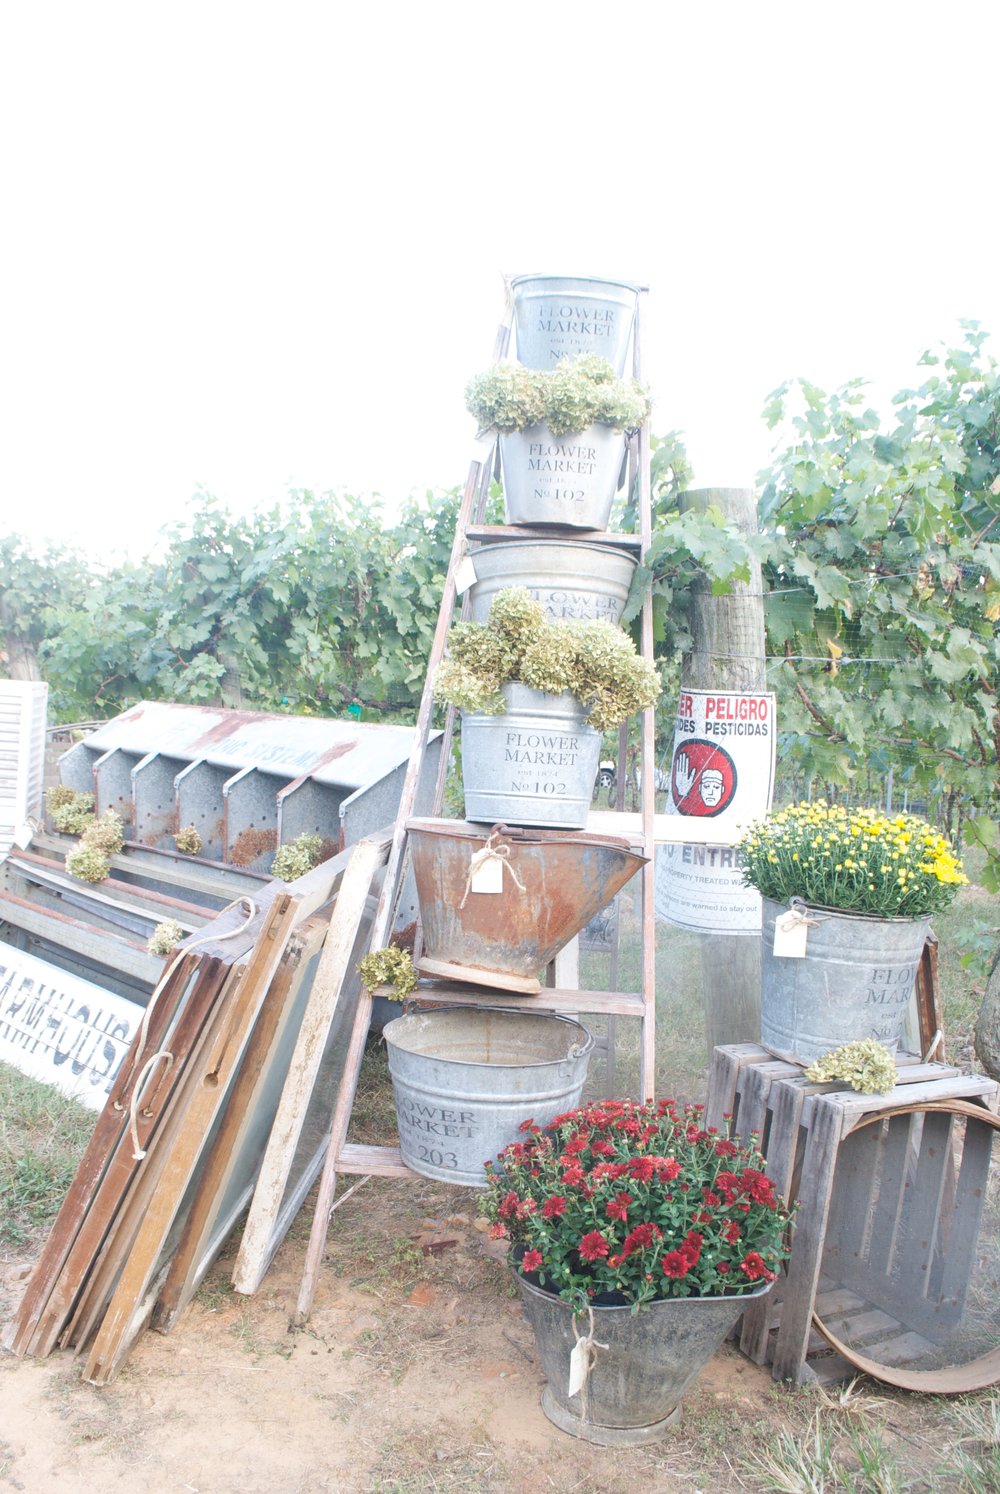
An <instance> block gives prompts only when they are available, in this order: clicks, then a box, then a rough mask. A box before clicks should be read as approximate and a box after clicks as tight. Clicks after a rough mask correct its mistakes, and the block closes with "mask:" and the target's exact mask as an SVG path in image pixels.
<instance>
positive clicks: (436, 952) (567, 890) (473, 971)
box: [407, 819, 645, 995]
mask: <svg viewBox="0 0 1000 1494" xmlns="http://www.w3.org/2000/svg"><path fill="white" fill-rule="evenodd" d="M407 830H408V832H409V841H410V847H411V851H412V856H413V870H414V874H415V876H416V882H417V897H418V899H419V902H420V917H421V921H422V924H423V935H424V954H423V957H422V958H421V960H420V964H419V968H420V970H421V972H422V973H423V974H425V975H431V976H441V977H444V978H445V979H449V980H462V981H472V982H473V983H475V984H478V985H485V986H491V987H493V988H495V989H498V990H503V991H517V992H520V993H522V994H524V995H534V994H535V993H537V992H538V991H540V990H541V983H540V981H539V979H538V975H539V971H541V970H542V969H543V968H544V967H545V966H546V965H547V964H548V963H549V961H550V960H552V959H554V958H555V956H556V955H557V954H558V952H559V950H560V949H562V948H563V947H564V945H566V944H568V943H569V941H570V939H572V938H573V936H574V934H578V933H579V932H580V930H581V929H582V928H583V927H584V925H585V924H587V923H589V922H590V920H591V918H593V916H594V914H595V913H598V912H599V911H600V910H601V908H603V907H605V906H606V905H607V904H608V903H609V902H610V901H611V899H612V898H613V897H614V895H615V893H616V892H618V890H619V889H620V888H621V887H623V886H624V885H625V883H626V882H627V881H628V880H629V878H630V877H632V876H633V875H634V874H635V873H636V872H637V871H638V870H639V868H640V866H642V865H644V863H645V857H643V856H640V855H639V854H638V853H637V852H635V851H633V850H632V849H631V847H630V845H629V843H628V841H627V840H623V839H619V838H618V837H617V836H610V835H587V834H583V833H574V834H569V833H566V832H560V831H556V830H515V829H508V828H507V827H506V826H505V825H500V826H496V827H495V829H494V831H493V832H492V833H491V832H490V831H487V830H484V829H482V828H481V827H479V826H475V825H470V824H469V823H468V822H467V821H465V820H418V819H414V820H410V821H409V822H408V824H407ZM484 878H485V879H486V883H487V885H488V883H489V879H490V878H492V879H493V885H494V886H495V887H496V888H497V890H495V891H488V890H479V889H480V887H482V886H483V885H484V884H483V880H482V879H484Z"/></svg>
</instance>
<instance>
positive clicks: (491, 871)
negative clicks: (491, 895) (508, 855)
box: [469, 856, 503, 892]
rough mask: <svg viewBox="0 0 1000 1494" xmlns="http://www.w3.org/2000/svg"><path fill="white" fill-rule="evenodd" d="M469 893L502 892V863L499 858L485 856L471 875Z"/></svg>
mask: <svg viewBox="0 0 1000 1494" xmlns="http://www.w3.org/2000/svg"><path fill="white" fill-rule="evenodd" d="M469 891H470V892H503V862H502V861H501V860H500V858H499V856H486V857H484V858H483V860H482V861H480V863H479V865H478V866H477V867H476V869H475V871H474V872H473V873H472V881H471V882H470V883H469Z"/></svg>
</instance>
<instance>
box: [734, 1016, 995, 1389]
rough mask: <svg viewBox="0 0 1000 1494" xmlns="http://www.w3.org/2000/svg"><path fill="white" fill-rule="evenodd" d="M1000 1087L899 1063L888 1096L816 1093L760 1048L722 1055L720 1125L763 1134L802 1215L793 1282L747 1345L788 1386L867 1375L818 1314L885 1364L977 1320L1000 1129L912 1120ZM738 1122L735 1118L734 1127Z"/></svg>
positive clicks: (770, 1163)
mask: <svg viewBox="0 0 1000 1494" xmlns="http://www.w3.org/2000/svg"><path fill="white" fill-rule="evenodd" d="M996 1098H997V1085H996V1084H995V1083H994V1082H993V1081H992V1080H990V1079H986V1078H983V1077H980V1076H974V1075H966V1074H962V1073H961V1071H960V1070H958V1069H956V1068H952V1067H949V1066H948V1065H946V1064H941V1063H930V1064H924V1063H921V1062H920V1060H919V1059H918V1058H917V1057H915V1056H914V1055H900V1056H899V1058H898V1059H897V1082H896V1087H895V1089H894V1090H893V1091H892V1092H891V1093H890V1094H888V1095H860V1094H857V1093H855V1092H854V1091H853V1090H849V1089H847V1090H845V1089H843V1088H838V1087H837V1086H834V1085H811V1084H807V1083H806V1081H805V1080H804V1079H803V1077H802V1070H801V1068H799V1067H798V1066H797V1065H794V1064H788V1063H783V1062H781V1061H779V1060H775V1059H774V1058H773V1057H772V1056H771V1054H769V1053H768V1052H767V1050H766V1049H763V1048H759V1047H757V1046H756V1045H755V1044H739V1045H732V1046H729V1047H720V1048H716V1049H715V1052H714V1054H713V1061H712V1069H711V1073H710V1079H709V1094H708V1100H707V1104H706V1124H708V1125H716V1126H719V1127H720V1129H722V1128H726V1127H728V1128H729V1129H730V1130H731V1132H732V1133H733V1134H737V1135H740V1136H747V1135H750V1134H752V1133H756V1134H757V1136H758V1139H759V1141H760V1145H761V1150H762V1151H763V1153H764V1156H765V1158H766V1160H767V1172H768V1175H769V1176H770V1177H771V1178H772V1179H773V1180H774V1183H775V1185H776V1187H777V1188H778V1189H779V1190H780V1191H781V1192H783V1193H786V1194H788V1195H789V1196H790V1197H793V1198H795V1199H797V1201H798V1205H799V1209H798V1215H797V1223H796V1229H795V1233H794V1237H793V1248H792V1255H791V1259H790V1260H789V1262H788V1265H787V1270H786V1274H785V1276H784V1277H783V1278H782V1280H781V1281H779V1282H778V1283H777V1284H776V1286H775V1289H774V1291H773V1292H772V1293H770V1294H769V1296H768V1298H766V1299H765V1300H764V1301H763V1302H760V1303H755V1304H754V1306H753V1307H751V1308H750V1309H749V1310H748V1311H747V1313H746V1314H745V1315H744V1317H743V1320H742V1325H741V1329H740V1347H741V1348H742V1349H743V1351H744V1353H746V1354H748V1355H749V1356H750V1357H751V1358H752V1359H754V1360H756V1362H757V1363H765V1362H767V1361H770V1362H771V1364H772V1366H773V1370H774V1375H775V1378H776V1379H793V1380H796V1381H802V1380H806V1379H817V1378H818V1379H823V1380H832V1379H839V1378H845V1377H847V1376H849V1375H851V1374H852V1373H854V1371H853V1369H852V1367H851V1366H850V1365H849V1364H848V1363H847V1361H846V1360H844V1359H842V1358H840V1357H839V1356H837V1355H834V1354H833V1353H832V1351H831V1350H830V1348H829V1346H828V1345H827V1343H826V1341H825V1339H823V1338H822V1337H821V1336H820V1335H819V1334H818V1333H816V1332H815V1331H814V1329H813V1313H814V1312H818V1313H819V1314H820V1316H821V1317H822V1318H823V1320H824V1321H825V1322H826V1323H827V1324H828V1326H829V1327H831V1328H832V1329H833V1330H834V1332H836V1333H837V1334H838V1336H839V1337H840V1338H841V1339H845V1340H849V1341H851V1342H852V1343H858V1344H859V1345H860V1344H863V1345H864V1350H863V1351H864V1352H865V1353H866V1354H867V1355H868V1356H869V1357H870V1358H873V1359H875V1360H877V1361H878V1362H879V1363H883V1364H890V1363H892V1364H897V1363H904V1362H907V1361H909V1360H915V1359H920V1358H922V1357H923V1356H924V1355H925V1354H927V1353H929V1352H932V1351H933V1348H934V1346H935V1345H936V1344H940V1343H941V1342H943V1341H944V1340H945V1339H946V1338H947V1336H948V1334H949V1332H950V1331H951V1329H952V1328H953V1327H954V1326H955V1325H956V1324H957V1323H958V1322H959V1321H960V1320H961V1316H962V1309H963V1304H964V1295H965V1289H966V1285H967V1282H968V1278H969V1274H970V1269H971V1265H972V1260H973V1256H974V1253H975V1248H976V1240H977V1236H978V1230H979V1221H980V1215H981V1211H982V1205H983V1199H984V1195H985V1186H986V1179H987V1175H988V1172H989V1166H990V1157H991V1150H992V1139H993V1131H992V1128H990V1127H988V1126H986V1125H977V1124H976V1123H975V1121H974V1120H970V1121H968V1122H967V1123H966V1126H965V1128H964V1137H963V1136H962V1135H961V1130H962V1128H961V1127H957V1126H956V1120H955V1117H954V1116H951V1115H947V1114H940V1113H922V1114H917V1115H913V1114H900V1113H899V1112H901V1111H903V1110H904V1109H905V1108H906V1107H908V1106H912V1105H928V1104H934V1103H936V1102H940V1101H944V1100H954V1099H961V1100H971V1101H973V1102H975V1103H976V1104H978V1105H984V1106H988V1107H989V1108H990V1109H995V1108H996ZM727 1117H728V1119H727Z"/></svg>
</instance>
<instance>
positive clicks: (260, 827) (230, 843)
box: [222, 768, 278, 871]
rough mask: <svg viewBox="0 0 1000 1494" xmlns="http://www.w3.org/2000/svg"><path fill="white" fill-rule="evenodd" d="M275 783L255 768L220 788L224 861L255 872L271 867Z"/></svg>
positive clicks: (275, 826)
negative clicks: (247, 867) (223, 830)
mask: <svg viewBox="0 0 1000 1494" xmlns="http://www.w3.org/2000/svg"><path fill="white" fill-rule="evenodd" d="M276 787H277V784H276V781H275V779H274V778H273V777H272V776H271V774H270V773H262V772H261V771H260V770H259V769H258V768H244V769H243V770H242V771H241V772H239V773H235V774H234V775H233V777H232V778H230V779H228V780H227V782H226V783H225V784H223V787H222V803H223V815H224V817H225V827H226V829H225V835H226V850H225V856H224V857H223V860H225V861H231V862H232V863H233V865H234V866H249V867H253V868H254V869H255V870H256V871H264V870H265V869H268V868H270V865H271V861H272V860H273V858H274V853H275V851H276V850H277V849H278V801H277V794H276Z"/></svg>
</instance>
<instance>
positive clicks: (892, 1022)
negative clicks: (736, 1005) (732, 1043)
mask: <svg viewBox="0 0 1000 1494" xmlns="http://www.w3.org/2000/svg"><path fill="white" fill-rule="evenodd" d="M804 911H805V913H806V915H807V916H808V918H809V919H810V925H809V928H808V931H807V938H806V953H805V956H804V958H801V959H796V958H794V957H791V958H789V957H787V956H784V955H775V953H774V921H775V919H776V918H778V917H780V916H781V914H782V913H787V912H788V908H787V907H786V906H785V905H784V904H782V903H775V902H772V901H771V899H770V898H764V921H763V929H762V934H761V939H762V944H761V967H762V968H761V1013H760V1040H761V1042H762V1043H763V1045H764V1047H765V1048H768V1049H770V1051H771V1052H772V1053H774V1054H776V1055H777V1056H778V1057H779V1058H786V1059H790V1060H791V1061H792V1062H796V1063H812V1062H813V1060H814V1059H817V1058H821V1057H822V1056H823V1054H824V1053H829V1052H831V1051H832V1050H833V1049H834V1048H839V1047H840V1045H841V1044H842V1043H851V1042H854V1041H856V1040H858V1039H860V1038H876V1039H877V1040H878V1041H879V1042H880V1043H884V1044H885V1046H886V1047H887V1048H888V1049H889V1051H890V1053H895V1051H896V1049H897V1047H898V1046H899V1039H900V1036H901V1034H902V1031H903V1024H904V1022H905V1020H906V1013H907V1009H908V1007H909V1005H910V999H911V997H912V995H913V986H914V982H915V980H916V975H917V968H918V966H919V964H920V956H921V954H922V952H923V948H924V941H925V940H926V938H927V928H928V923H929V920H928V919H926V918H871V917H867V916H865V915H864V914H860V913H838V912H835V911H834V910H832V909H828V908H806V909H805V910H804Z"/></svg>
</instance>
